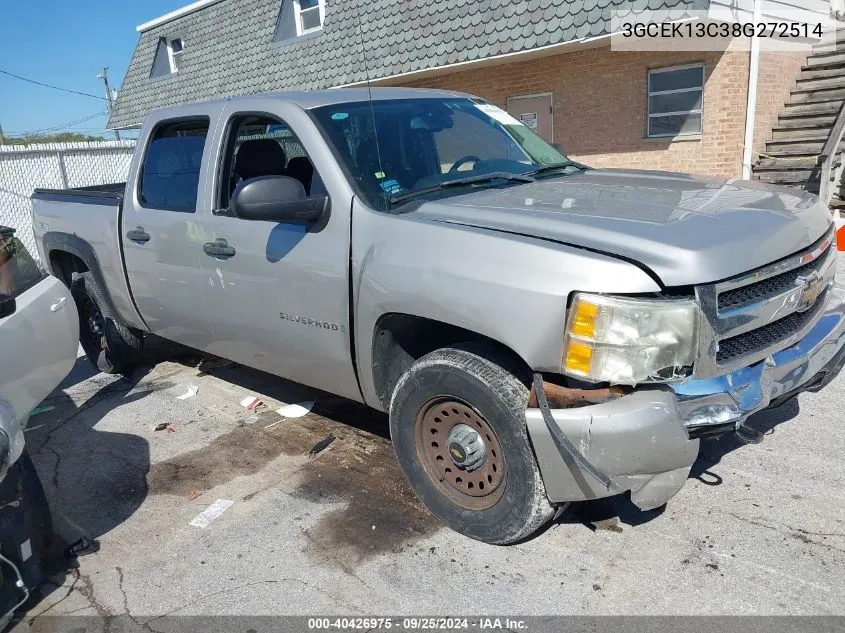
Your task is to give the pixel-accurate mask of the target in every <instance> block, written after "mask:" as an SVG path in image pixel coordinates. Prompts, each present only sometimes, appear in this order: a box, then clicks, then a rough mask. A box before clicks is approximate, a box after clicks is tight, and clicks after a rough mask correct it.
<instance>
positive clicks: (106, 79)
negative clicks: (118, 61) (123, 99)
mask: <svg viewBox="0 0 845 633" xmlns="http://www.w3.org/2000/svg"><path fill="white" fill-rule="evenodd" d="M97 79H102V80H103V86H104V87H105V89H106V104H108V108H109V116H111V113H112V110H113V109H114V95H113V94H112V92H111V88H109V67H108V66H106V67H104V68H103V71H102V72H101V73H100V74H99V75H97ZM114 138H115V140H118V141H119V140H120V132H118V131H117V130H115V131H114Z"/></svg>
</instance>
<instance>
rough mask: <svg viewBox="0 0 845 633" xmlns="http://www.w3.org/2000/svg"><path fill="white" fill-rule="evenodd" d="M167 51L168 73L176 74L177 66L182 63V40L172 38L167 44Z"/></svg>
mask: <svg viewBox="0 0 845 633" xmlns="http://www.w3.org/2000/svg"><path fill="white" fill-rule="evenodd" d="M167 50H168V52H169V53H170V71H171V72H174V73H175V72H178V71H179V64H180V62H181V61H182V51H183V50H184V48H183V46H182V38H181V37H174V38H173V39H172V40H170V42H168V47H167Z"/></svg>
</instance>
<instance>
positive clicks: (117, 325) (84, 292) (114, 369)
mask: <svg viewBox="0 0 845 633" xmlns="http://www.w3.org/2000/svg"><path fill="white" fill-rule="evenodd" d="M71 294H72V295H73V300H74V301H75V302H76V309H77V311H78V313H79V342H80V343H81V344H82V349H84V350H85V354H86V355H87V356H88V360H90V361H91V362H92V363H93V364H94V365H96V367H97V369H99V370H100V371H102V372H104V373H106V374H116V373H121V372H125V371H129V370H130V369H132V368H133V367H134V366H135V365H136V364H137V363H138V361H139V360H140V358H139V357H140V351H141V349H142V348H143V343H144V340H143V334H142V333H141V332H139V331H138V330H135V329H133V328H130V327H128V326H126V325H124V324H123V323H121V322H120V321H118V320H117V315H115V314H113V313H112V311H111V309H110V308H109V305H108V303H107V302H106V301H105V300H104V298H103V293H102V290H101V289H100V287H99V286H98V285H97V282H96V281H95V280H94V276H93V275H92V274H91V273H90V272H84V273H81V274H80V275H79V276H78V277H76V279H74V281H73V283H72V284H71Z"/></svg>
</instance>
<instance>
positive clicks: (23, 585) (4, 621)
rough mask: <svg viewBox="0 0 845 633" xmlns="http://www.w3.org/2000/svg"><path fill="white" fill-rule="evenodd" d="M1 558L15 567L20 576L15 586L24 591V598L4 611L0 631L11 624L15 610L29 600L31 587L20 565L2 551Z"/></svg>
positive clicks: (0, 619) (0, 620)
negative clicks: (28, 587)
mask: <svg viewBox="0 0 845 633" xmlns="http://www.w3.org/2000/svg"><path fill="white" fill-rule="evenodd" d="M0 560H2V561H3V562H4V563H6V564H7V565H8V566H9V567H11V568H12V569H14V570H15V574H17V576H18V580H17V582H16V583H15V587H17V588H18V589H20V590H21V591H23V598H21V601H20V602H18V603H17V604H16V605H15V606H14V607H12V608H11V609H9V610H8V611H7V612H6V613H4V614H3V615H2V616H0V631H2V630H4V629H5V628H6V625H7V624H9V622H10V621H11V619H12V617H14V615H15V611H17V610H18V609H19V608H20V607H21V606H23V604H24V603H25V602H26V601H27V600H29V589H27V587H26V583H25V582H24V581H23V576H21V572H20V570H19V569H18V566H17V565H15V564H14V563H13V562H12V561H10V560H9V559H8V558H6V557H5V556H3V554H2V552H0Z"/></svg>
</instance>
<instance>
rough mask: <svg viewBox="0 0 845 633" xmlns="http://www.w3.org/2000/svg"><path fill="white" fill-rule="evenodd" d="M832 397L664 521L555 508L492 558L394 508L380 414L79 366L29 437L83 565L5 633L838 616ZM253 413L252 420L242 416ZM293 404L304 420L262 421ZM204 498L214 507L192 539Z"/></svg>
mask: <svg viewBox="0 0 845 633" xmlns="http://www.w3.org/2000/svg"><path fill="white" fill-rule="evenodd" d="M192 385H193V386H196V387H197V388H198V389H197V392H196V394H195V395H193V396H191V397H189V398H186V399H179V396H181V395H183V394H186V393H190V388H191V386H192ZM843 394H845V378H843V377H839V378H838V379H837V380H836V381H835V382H834V383H833V384H831V385H830V386H829V387H828V388H827V389H826V390H825V391H823V392H821V393H818V394H805V395H802V396H801V397H800V398H799V399H798V400H797V401H795V402H792V403H790V404H788V405H786V406H784V407H782V408H780V409H778V410H775V411H771V412H766V413H763V414H760V415H758V416H757V417H756V418H754V419H753V420H752V422H751V426H752V427H754V428H756V429H758V430H759V431H760V432H761V433H762V434H763V441H762V443H760V444H745V443H743V442H741V441H740V440H739V439H738V438H736V437H735V436H729V437H723V438H720V439H714V440H709V441H706V442H705V443H704V444H703V447H702V452H701V456H700V458H699V460H698V462H697V463H696V465H695V467H694V468H693V472H692V474H691V476H690V478H689V481H688V482H687V485H686V486H685V488H684V489H683V490H682V491H681V492H680V493H679V494H678V495H677V496H676V497H675V498H673V499H672V500H671V501H670V502H669V504H668V505H667V506H666V507H665V508H663V509H660V510H657V511H653V512H640V511H638V510H637V509H636V508H634V507H633V506H632V505H631V504H630V502H627V501H626V500H624V499H622V498H617V499H613V500H610V501H600V502H590V503H580V504H573V505H571V506H570V507H569V508H568V509H567V510H566V512H565V513H564V514H563V515H562V516H561V517H560V518H559V519H558V520H556V521H555V523H554V524H553V525H552V526H551V527H550V528H549V529H547V530H546V531H544V532H543V533H541V534H539V535H538V536H536V537H535V538H533V539H531V540H529V541H527V542H525V543H522V544H519V545H516V546H511V547H493V546H489V545H485V544H482V543H478V542H475V541H472V540H470V539H467V538H465V537H462V536H460V535H459V534H456V533H454V532H452V531H450V530H448V529H446V528H444V527H443V526H442V525H441V524H440V523H439V522H438V521H437V520H436V519H435V518H433V517H432V516H431V515H430V514H429V513H428V512H427V511H426V509H425V508H424V507H423V506H422V505H421V504H420V503H419V502H418V501H417V500H416V499H415V498H414V497H413V495H412V494H411V492H410V490H409V488H408V486H407V485H406V484H405V482H404V481H403V479H402V476H401V474H400V472H399V469H398V467H397V465H396V462H395V459H394V457H393V453H392V450H391V446H390V442H389V439H388V433H387V418H386V416H384V415H383V414H380V413H377V412H375V411H372V410H370V409H367V408H366V407H363V406H361V405H357V404H355V403H351V402H349V401H345V400H343V399H340V398H337V397H334V396H329V395H327V394H323V393H319V392H314V391H312V390H309V389H307V388H305V387H302V386H299V385H296V384H293V383H290V382H287V381H283V380H279V379H277V378H274V377H271V376H268V375H265V374H262V373H260V372H256V371H252V370H249V369H246V368H243V367H238V366H233V365H231V364H229V363H226V362H225V361H217V360H214V359H202V358H201V357H199V356H197V355H192V354H186V353H185V352H184V351H174V350H163V352H162V354H161V355H160V356H159V357H157V358H154V359H153V361H152V362H151V364H149V365H148V366H146V367H144V368H143V369H141V370H138V371H136V372H135V373H134V374H133V375H131V376H129V377H117V376H106V375H103V374H98V373H96V370H94V369H93V368H92V367H91V366H90V365H89V364H88V362H87V361H86V360H85V359H84V358H80V359H79V361H78V362H77V364H76V367H75V368H74V370H73V372H72V374H71V375H70V376H69V377H68V379H67V380H66V381H65V383H64V384H63V385H62V386H61V387H60V388H59V389H57V390H56V392H55V393H54V394H53V395H52V396H51V397H50V398H49V399H48V400H47V401H46V402H45V403H44V404H45V405H47V406H48V407H54V408H53V409H52V410H50V411H47V412H44V413H40V414H39V415H36V416H34V417H33V418H32V419H31V421H30V428H29V430H28V431H27V435H26V437H27V444H28V446H29V447H30V450H31V452H32V455H33V459H34V462H35V464H36V467H37V469H38V471H39V473H40V475H41V478H42V480H43V483H44V486H45V489H46V492H47V496H48V498H49V499H50V503H51V507H52V513H53V519H54V522H55V527H56V532H57V534H58V535H59V538H60V539H61V542H63V543H65V544H69V543H73V542H74V541H76V540H77V539H79V538H80V537H86V538H89V539H90V538H96V539H98V540H99V541H100V544H101V549H100V551H99V552H98V553H96V554H91V555H88V556H84V557H80V558H79V559H78V565H77V566H76V567H74V566H73V565H70V564H68V563H67V562H64V563H62V562H60V563H59V564H58V565H57V568H56V569H55V570H54V571H53V573H52V575H51V577H50V581H49V582H48V583H47V584H45V586H44V588H43V590H42V596H41V600H40V601H39V602H37V604H34V605H32V608H31V609H30V610H29V612H28V613H27V615H26V616H25V618H24V619H23V621H22V622H21V623H20V624H19V627H21V628H27V629H31V630H39V623H42V622H45V621H46V620H47V618H46V617H45V616H47V615H49V616H55V615H64V614H75V615H91V616H121V615H123V616H126V615H128V616H129V617H130V618H131V620H132V621H133V622H134V623H136V624H138V625H139V626H142V627H144V628H145V629H147V630H153V631H154V630H156V626H155V622H156V621H157V620H160V619H161V617H162V616H165V615H280V614H329V613H331V614H347V615H376V614H429V615H436V614H442V615H449V614H461V613H465V614H489V613H497V614H502V613H508V614H521V615H551V614H579V615H586V614H591V615H595V614H628V615H630V614H640V615H651V614H662V615H681V614H690V615H694V614H711V615H712V614H746V615H756V614H768V615H781V614H817V615H828V614H839V615H843V614H845V512H844V511H843V508H845V461H843V458H842V455H843V448H845V424H843V417H842V402H843ZM252 396H257V397H259V398H260V399H261V400H262V401H263V403H264V406H262V407H260V408H259V409H258V410H256V411H255V412H250V411H248V410H246V409H245V408H243V407H242V406H241V404H240V403H241V401H242V400H243V399H244V398H247V397H252ZM311 401H313V402H314V405H313V407H310V405H309V404H308V403H309V402H311ZM296 403H305V408H310V409H311V410H310V412H309V413H307V414H306V415H304V416H302V417H286V418H285V417H282V416H280V415H279V414H278V413H277V412H276V409H278V408H279V407H281V406H282V405H285V404H296ZM165 424H166V425H167V426H166V427H165V428H163V429H162V430H156V428H157V427H160V426H162V425H165ZM330 435H333V436H334V437H335V439H334V441H333V442H331V443H330V444H329V445H328V447H327V448H325V449H324V450H322V451H321V452H319V453H318V454H317V455H309V452H310V451H311V449H312V448H313V447H314V446H315V445H316V444H318V443H319V442H321V440H324V439H325V438H327V437H329V436H330ZM218 500H224V501H228V502H232V503H231V505H230V506H228V507H227V508H226V509H225V511H223V512H222V514H219V516H216V518H215V519H214V520H213V521H212V522H211V523H210V524H209V525H208V526H207V527H204V528H202V527H195V526H193V525H191V522H192V521H195V518H196V517H197V516H198V515H200V514H201V513H203V512H204V511H206V510H207V509H209V507H210V506H213V504H215V502H217V501H218ZM224 505H225V504H224ZM59 549H60V548H59ZM58 558H59V560H60V561H61V560H62V559H61V557H58ZM42 628H43V627H42Z"/></svg>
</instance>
